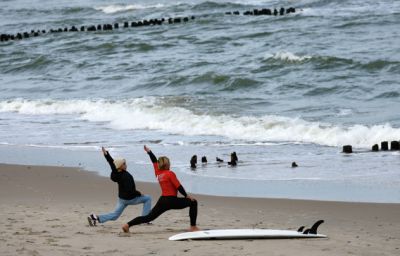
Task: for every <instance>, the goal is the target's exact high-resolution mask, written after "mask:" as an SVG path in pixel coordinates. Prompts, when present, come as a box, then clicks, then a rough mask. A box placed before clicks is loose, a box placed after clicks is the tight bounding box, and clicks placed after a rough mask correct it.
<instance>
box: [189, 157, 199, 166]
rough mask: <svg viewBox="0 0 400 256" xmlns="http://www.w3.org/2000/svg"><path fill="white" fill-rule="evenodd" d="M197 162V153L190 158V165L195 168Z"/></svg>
mask: <svg viewBox="0 0 400 256" xmlns="http://www.w3.org/2000/svg"><path fill="white" fill-rule="evenodd" d="M196 164H197V155H193V156H192V158H191V159H190V167H191V168H193V169H195V168H196Z"/></svg>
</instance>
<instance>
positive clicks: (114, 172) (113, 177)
mask: <svg viewBox="0 0 400 256" xmlns="http://www.w3.org/2000/svg"><path fill="white" fill-rule="evenodd" d="M101 151H103V155H104V157H105V158H106V160H107V162H108V164H109V165H110V167H111V176H110V178H111V180H112V181H115V182H117V181H118V170H117V168H116V167H115V164H114V159H113V158H112V157H111V155H110V153H109V152H108V151H107V150H106V149H105V148H104V147H101Z"/></svg>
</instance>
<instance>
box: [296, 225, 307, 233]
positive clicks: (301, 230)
mask: <svg viewBox="0 0 400 256" xmlns="http://www.w3.org/2000/svg"><path fill="white" fill-rule="evenodd" d="M304 228H305V227H304V226H301V227H299V229H298V230H297V232H303V229H304Z"/></svg>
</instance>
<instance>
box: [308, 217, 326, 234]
mask: <svg viewBox="0 0 400 256" xmlns="http://www.w3.org/2000/svg"><path fill="white" fill-rule="evenodd" d="M322 223H324V220H319V221H317V222H315V223H314V225H312V227H311V228H308V229H306V230H305V231H304V232H303V234H314V235H316V234H317V229H318V227H319V225H321V224H322Z"/></svg>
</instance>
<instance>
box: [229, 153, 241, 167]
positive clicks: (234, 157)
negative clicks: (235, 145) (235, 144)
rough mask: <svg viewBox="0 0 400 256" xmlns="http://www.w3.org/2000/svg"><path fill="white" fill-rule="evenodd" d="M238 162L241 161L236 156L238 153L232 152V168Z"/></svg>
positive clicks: (230, 163)
mask: <svg viewBox="0 0 400 256" xmlns="http://www.w3.org/2000/svg"><path fill="white" fill-rule="evenodd" d="M238 161H239V159H238V157H237V155H236V152H232V153H231V161H230V162H228V164H229V165H231V166H236V165H237V162H238Z"/></svg>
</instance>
